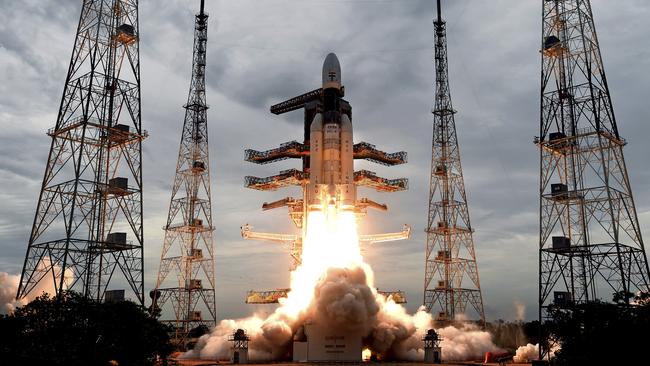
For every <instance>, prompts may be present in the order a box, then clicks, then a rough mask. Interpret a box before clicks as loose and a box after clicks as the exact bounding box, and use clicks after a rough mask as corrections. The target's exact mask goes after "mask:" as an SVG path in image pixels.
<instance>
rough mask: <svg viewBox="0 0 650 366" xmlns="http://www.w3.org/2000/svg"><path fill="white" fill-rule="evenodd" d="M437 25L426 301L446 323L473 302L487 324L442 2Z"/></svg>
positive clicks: (425, 303) (462, 312) (429, 308)
mask: <svg viewBox="0 0 650 366" xmlns="http://www.w3.org/2000/svg"><path fill="white" fill-rule="evenodd" d="M437 5H438V18H437V20H436V21H435V22H434V25H435V64H436V100H435V107H434V110H433V114H434V122H433V148H432V162H431V187H430V191H429V216H428V221H427V229H426V233H427V247H426V261H425V276H424V305H425V306H426V308H427V310H429V311H431V312H437V314H436V315H437V319H438V320H439V321H441V322H448V321H453V320H455V319H456V317H457V316H458V315H463V314H466V312H467V307H468V305H469V306H471V308H472V309H473V310H474V312H475V313H476V314H477V315H478V317H479V318H480V320H481V322H485V313H484V310H483V298H482V295H481V284H480V281H479V275H478V268H477V265H476V254H475V252H474V241H473V238H472V233H473V229H472V226H471V224H470V219H469V211H468V209H467V196H466V194H465V183H464V179H463V170H462V168H461V162H460V150H459V148H458V139H457V136H456V123H455V121H454V114H455V113H456V112H455V111H454V109H453V107H452V103H451V93H450V90H449V78H448V64H447V40H446V37H447V36H446V24H445V22H444V21H443V20H442V16H441V9H440V0H438V4H437Z"/></svg>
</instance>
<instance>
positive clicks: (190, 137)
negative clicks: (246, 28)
mask: <svg viewBox="0 0 650 366" xmlns="http://www.w3.org/2000/svg"><path fill="white" fill-rule="evenodd" d="M204 6H205V1H204V0H201V8H200V11H199V13H198V14H197V15H196V20H195V27H194V52H193V59H192V80H191V82H190V91H189V95H188V98H187V104H185V106H184V108H185V120H184V122H183V131H182V134H181V142H180V149H179V153H178V161H177V164H176V176H175V178H174V184H173V186H172V197H171V202H170V204H169V215H168V217H167V224H166V225H165V241H164V243H163V249H162V253H161V257H160V268H159V271H158V279H157V282H156V288H155V289H154V290H153V291H152V292H151V297H152V300H153V304H152V307H151V311H152V312H153V313H156V314H161V316H162V318H163V322H166V323H168V324H170V325H172V326H173V329H174V334H173V339H174V341H175V342H176V345H177V346H178V347H180V348H185V347H186V346H187V343H188V341H189V338H190V336H191V334H190V333H191V331H192V330H195V329H197V328H205V327H208V328H211V327H213V326H214V325H215V316H216V303H215V293H214V289H215V277H214V245H213V239H212V232H213V231H214V226H213V225H212V224H213V223H212V203H211V195H210V161H209V153H208V124H207V110H208V105H207V103H206V97H205V66H206V45H207V41H208V15H207V14H206V13H205V11H204ZM170 274H173V276H170ZM170 313H171V315H173V316H172V317H171V318H170V317H169V316H170Z"/></svg>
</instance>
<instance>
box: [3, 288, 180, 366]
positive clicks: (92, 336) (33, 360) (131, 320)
mask: <svg viewBox="0 0 650 366" xmlns="http://www.w3.org/2000/svg"><path fill="white" fill-rule="evenodd" d="M171 351H172V347H171V346H170V343H169V336H168V329H167V328H166V326H164V325H163V324H161V323H159V322H158V321H157V320H156V319H154V318H152V317H150V316H149V315H148V314H147V313H146V312H145V311H144V309H142V308H141V307H140V306H138V305H136V304H134V303H132V302H129V301H122V302H116V303H100V302H95V301H92V300H89V299H86V298H84V297H83V296H81V295H79V294H76V293H67V294H65V295H63V296H62V297H61V298H59V299H57V298H50V297H49V296H48V295H45V294H44V295H42V296H41V297H39V298H37V299H35V300H34V301H32V302H30V303H29V304H28V305H26V306H24V307H22V308H19V309H17V310H16V312H15V313H14V314H11V315H6V316H2V317H0V360H2V362H1V363H2V364H3V365H14V366H23V365H25V366H27V365H29V366H31V365H41V364H42V365H66V366H76V365H83V366H90V365H92V366H95V365H109V364H110V365H114V364H116V363H117V364H118V365H123V366H130V365H134V366H135V365H138V366H142V365H153V364H154V362H155V360H156V359H157V358H166V357H167V356H168V355H169V354H170V353H171Z"/></svg>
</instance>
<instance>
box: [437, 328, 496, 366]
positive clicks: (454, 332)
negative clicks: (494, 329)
mask: <svg viewBox="0 0 650 366" xmlns="http://www.w3.org/2000/svg"><path fill="white" fill-rule="evenodd" d="M437 332H438V334H439V335H440V336H441V337H442V338H443V340H442V342H440V347H442V359H443V360H445V361H467V360H482V359H483V356H484V355H485V353H486V352H503V350H501V349H499V347H497V346H495V345H494V343H493V341H492V335H491V334H490V333H489V332H486V331H484V330H481V329H479V328H478V327H477V326H476V325H473V324H470V323H467V324H465V325H463V326H462V327H460V328H456V327H453V326H448V327H444V328H441V329H437Z"/></svg>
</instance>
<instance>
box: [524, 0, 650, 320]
mask: <svg viewBox="0 0 650 366" xmlns="http://www.w3.org/2000/svg"><path fill="white" fill-rule="evenodd" d="M542 4H543V9H544V12H543V23H542V24H543V33H542V77H541V79H542V83H541V116H540V131H539V133H540V135H539V137H538V138H536V139H535V142H536V144H537V145H538V146H539V148H540V161H541V165H540V226H539V228H540V233H539V317H540V320H544V319H545V318H546V315H547V314H546V313H547V310H548V309H549V307H551V306H557V307H560V308H563V307H571V306H573V305H574V304H578V303H584V302H587V301H592V300H597V299H598V300H604V301H611V300H612V298H613V294H614V293H620V294H622V297H621V300H623V301H624V302H628V301H629V300H630V297H631V296H632V295H633V293H635V292H637V291H647V290H648V284H649V279H648V272H649V271H648V262H647V259H646V254H645V251H644V247H643V240H642V238H641V230H640V228H639V221H638V219H637V214H636V208H635V207H634V200H633V199H632V190H631V188H630V181H629V178H628V175H627V170H626V167H625V160H624V158H623V146H624V145H625V144H626V142H625V140H624V139H623V138H622V137H621V136H620V134H619V130H618V128H617V126H616V119H615V117H614V110H613V108H612V102H611V98H610V94H609V88H608V86H607V79H606V77H605V71H604V69H603V63H602V59H601V55H600V49H599V45H598V38H597V37H596V29H595V27H594V20H593V16H592V11H591V4H590V2H589V1H586V0H545V1H542Z"/></svg>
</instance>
